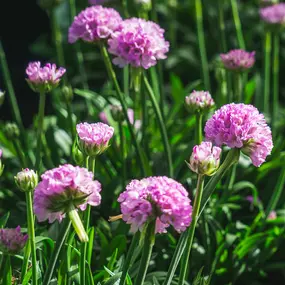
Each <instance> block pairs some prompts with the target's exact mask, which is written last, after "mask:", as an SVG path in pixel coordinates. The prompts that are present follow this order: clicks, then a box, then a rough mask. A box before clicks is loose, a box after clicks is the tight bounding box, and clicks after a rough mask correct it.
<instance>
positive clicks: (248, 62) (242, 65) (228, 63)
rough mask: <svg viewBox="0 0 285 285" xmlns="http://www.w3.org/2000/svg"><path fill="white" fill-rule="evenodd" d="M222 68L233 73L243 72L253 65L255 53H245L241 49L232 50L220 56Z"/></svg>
mask: <svg viewBox="0 0 285 285" xmlns="http://www.w3.org/2000/svg"><path fill="white" fill-rule="evenodd" d="M220 57H221V60H222V62H223V64H224V67H225V68H226V69H229V70H234V71H245V70H248V69H250V68H251V67H252V66H253V65H254V63H255V51H252V52H247V51H245V50H242V49H234V50H231V51H229V52H228V53H222V54H221V55H220Z"/></svg>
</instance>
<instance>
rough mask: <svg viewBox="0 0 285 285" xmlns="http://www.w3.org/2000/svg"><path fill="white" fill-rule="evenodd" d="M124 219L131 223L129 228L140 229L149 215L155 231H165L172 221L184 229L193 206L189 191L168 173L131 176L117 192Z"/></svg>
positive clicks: (175, 227) (133, 230)
mask: <svg viewBox="0 0 285 285" xmlns="http://www.w3.org/2000/svg"><path fill="white" fill-rule="evenodd" d="M118 201H119V202H120V204H121V212H122V215H123V220H124V221H126V222H127V223H128V224H131V231H132V232H136V231H137V230H142V229H143V226H144V224H145V223H147V222H148V221H149V220H150V219H156V232H157V233H163V232H166V228H167V227H168V226H169V225H172V226H173V227H174V229H175V230H176V231H178V232H183V231H185V230H186V228H187V227H188V226H189V225H190V223H191V217H192V207H191V204H190V203H191V201H190V199H189V198H188V192H187V191H186V190H185V188H184V187H183V186H182V185H181V184H180V183H178V182H176V181H175V180H173V179H171V178H168V177H148V178H144V179H142V180H132V181H131V182H130V183H129V184H128V185H127V187H126V191H124V192H123V193H121V194H120V196H119V198H118Z"/></svg>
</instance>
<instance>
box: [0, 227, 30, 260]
mask: <svg viewBox="0 0 285 285" xmlns="http://www.w3.org/2000/svg"><path fill="white" fill-rule="evenodd" d="M27 239H28V235H24V234H22V233H21V227H20V226H18V227H17V228H15V229H0V251H2V252H3V253H4V254H11V255H14V254H18V253H19V252H20V251H21V250H22V249H23V248H24V246H25V244H26V242H27Z"/></svg>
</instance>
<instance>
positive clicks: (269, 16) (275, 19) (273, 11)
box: [259, 3, 285, 25]
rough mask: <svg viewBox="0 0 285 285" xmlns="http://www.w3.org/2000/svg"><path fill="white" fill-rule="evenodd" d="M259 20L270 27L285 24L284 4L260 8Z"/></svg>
mask: <svg viewBox="0 0 285 285" xmlns="http://www.w3.org/2000/svg"><path fill="white" fill-rule="evenodd" d="M259 13H260V17H261V19H262V20H263V21H264V22H265V23H267V24H270V25H282V24H285V3H279V4H276V5H272V6H268V7H265V8H261V9H260V10H259Z"/></svg>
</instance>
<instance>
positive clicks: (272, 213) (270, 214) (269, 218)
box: [267, 211, 277, 220]
mask: <svg viewBox="0 0 285 285" xmlns="http://www.w3.org/2000/svg"><path fill="white" fill-rule="evenodd" d="M275 219H277V213H276V211H271V212H270V213H269V215H268V217H267V220H275Z"/></svg>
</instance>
